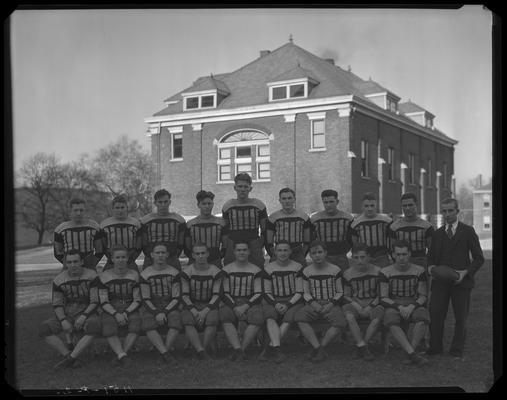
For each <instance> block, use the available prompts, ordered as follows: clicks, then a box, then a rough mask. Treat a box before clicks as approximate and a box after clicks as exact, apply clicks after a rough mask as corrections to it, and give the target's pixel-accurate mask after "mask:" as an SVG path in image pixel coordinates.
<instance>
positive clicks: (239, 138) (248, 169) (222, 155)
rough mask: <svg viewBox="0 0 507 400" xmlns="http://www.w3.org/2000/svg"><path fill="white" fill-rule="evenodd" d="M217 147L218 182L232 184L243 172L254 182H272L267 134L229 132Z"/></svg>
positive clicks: (247, 131)
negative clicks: (235, 177) (236, 176)
mask: <svg viewBox="0 0 507 400" xmlns="http://www.w3.org/2000/svg"><path fill="white" fill-rule="evenodd" d="M217 147H218V157H217V165H218V182H231V181H232V180H234V176H235V175H237V174H239V173H241V172H245V173H247V174H249V175H250V176H251V177H252V180H254V181H270V180H271V150H270V143H269V137H268V135H267V134H266V133H264V132H261V131H258V130H253V129H251V130H246V129H245V130H238V131H233V132H229V133H228V134H226V135H224V136H223V137H222V138H221V139H220V141H219V143H218V145H217Z"/></svg>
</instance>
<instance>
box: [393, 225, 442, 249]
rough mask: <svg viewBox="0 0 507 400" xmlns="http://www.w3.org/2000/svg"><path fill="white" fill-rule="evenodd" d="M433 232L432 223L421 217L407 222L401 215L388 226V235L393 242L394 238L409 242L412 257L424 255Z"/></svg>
mask: <svg viewBox="0 0 507 400" xmlns="http://www.w3.org/2000/svg"><path fill="white" fill-rule="evenodd" d="M433 232H435V229H434V228H433V225H431V224H430V223H429V222H428V221H425V220H423V219H421V218H417V219H416V220H415V221H411V222H409V221H406V220H405V218H404V217H402V218H399V219H397V220H396V221H394V222H393V223H392V224H391V225H390V226H389V235H390V236H391V238H392V239H393V240H392V242H393V243H394V241H396V240H406V241H407V242H409V243H410V252H411V256H412V257H424V256H425V255H426V250H427V249H428V248H429V243H430V240H431V237H432V235H433ZM393 250H394V249H393Z"/></svg>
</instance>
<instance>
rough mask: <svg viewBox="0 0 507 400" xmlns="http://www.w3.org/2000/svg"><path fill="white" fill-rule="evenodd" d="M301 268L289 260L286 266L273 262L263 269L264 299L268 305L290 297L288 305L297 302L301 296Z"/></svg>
mask: <svg viewBox="0 0 507 400" xmlns="http://www.w3.org/2000/svg"><path fill="white" fill-rule="evenodd" d="M302 270H303V266H302V265H301V264H299V263H297V262H295V261H292V260H290V262H289V264H288V265H280V264H279V263H278V262H276V261H274V262H271V263H269V264H268V265H266V267H265V268H264V272H265V274H264V275H265V278H264V297H265V299H266V301H267V302H268V303H270V304H275V303H276V301H277V300H278V299H279V298H287V297H291V299H290V300H289V303H290V304H292V305H293V304H296V303H297V302H299V301H300V300H301V298H302V295H303V278H302V276H301V271H302Z"/></svg>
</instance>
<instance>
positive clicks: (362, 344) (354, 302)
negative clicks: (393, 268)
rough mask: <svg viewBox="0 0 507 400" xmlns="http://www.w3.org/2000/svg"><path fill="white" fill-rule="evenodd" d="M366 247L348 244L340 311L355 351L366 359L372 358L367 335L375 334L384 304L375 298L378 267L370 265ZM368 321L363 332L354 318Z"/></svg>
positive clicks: (358, 244)
mask: <svg viewBox="0 0 507 400" xmlns="http://www.w3.org/2000/svg"><path fill="white" fill-rule="evenodd" d="M369 261H370V257H369V255H368V246H366V245H365V244H364V243H356V244H354V246H352V262H351V267H350V268H349V269H348V270H346V271H345V272H344V273H343V299H344V303H345V304H344V306H343V312H344V313H345V318H346V319H347V323H348V324H349V328H350V332H351V333H352V336H353V337H354V340H355V341H356V346H357V352H358V354H359V355H360V356H361V357H362V358H363V359H365V360H367V361H372V360H374V358H375V357H374V356H373V354H372V353H371V351H370V349H369V346H368V345H369V342H370V340H371V338H372V337H373V336H374V335H375V333H377V331H378V329H379V327H380V326H381V323H382V318H383V317H384V307H382V306H381V305H380V304H379V303H380V298H379V272H380V268H379V267H377V266H376V265H373V264H370V262H369ZM359 319H366V320H368V321H369V324H368V327H367V328H366V332H365V333H364V335H363V334H362V332H361V329H360V328H359V325H358V323H357V321H358V320H359Z"/></svg>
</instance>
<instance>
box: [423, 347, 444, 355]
mask: <svg viewBox="0 0 507 400" xmlns="http://www.w3.org/2000/svg"><path fill="white" fill-rule="evenodd" d="M424 354H425V355H427V356H438V355H441V354H444V352H443V351H442V350H437V349H432V348H431V347H429V348H428V350H426V352H425V353H424Z"/></svg>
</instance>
